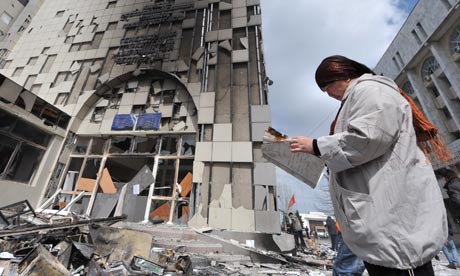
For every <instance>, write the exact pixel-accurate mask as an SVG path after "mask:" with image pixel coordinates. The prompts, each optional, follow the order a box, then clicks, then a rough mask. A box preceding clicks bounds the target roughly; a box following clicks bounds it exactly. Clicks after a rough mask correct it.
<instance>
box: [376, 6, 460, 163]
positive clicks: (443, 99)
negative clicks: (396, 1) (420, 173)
mask: <svg viewBox="0 0 460 276" xmlns="http://www.w3.org/2000/svg"><path fill="white" fill-rule="evenodd" d="M459 7H460V6H459V1H458V0H439V1H438V0H419V1H418V3H417V4H416V6H415V7H414V9H413V10H412V12H411V14H410V15H409V17H408V18H407V20H406V22H405V23H404V24H403V26H402V28H401V30H400V31H399V33H398V34H397V35H396V37H395V39H394V40H393V42H392V43H391V44H390V46H389V47H388V49H387V50H386V52H385V53H384V55H383V57H382V58H381V60H380V61H379V62H378V63H377V65H376V67H375V72H376V73H378V74H383V75H386V76H389V77H391V78H393V79H394V80H395V81H396V83H397V84H398V85H399V86H400V87H401V88H402V89H403V90H404V91H405V92H406V93H407V94H409V95H410V96H411V97H412V99H413V100H414V101H415V103H416V104H417V105H418V106H419V107H420V108H421V109H422V110H423V111H424V113H425V114H426V115H427V117H428V118H429V119H430V120H431V121H432V122H433V123H434V124H435V125H436V126H437V127H438V128H439V131H440V133H441V134H442V135H443V136H444V138H445V140H446V142H447V144H448V145H449V147H450V149H451V151H452V153H453V154H454V158H453V159H452V160H451V161H450V164H448V165H449V166H452V167H457V169H460V163H459V162H460V160H459V154H460V98H459V97H460V9H459ZM434 166H435V169H439V168H440V167H443V166H446V164H440V163H439V162H436V160H434Z"/></svg>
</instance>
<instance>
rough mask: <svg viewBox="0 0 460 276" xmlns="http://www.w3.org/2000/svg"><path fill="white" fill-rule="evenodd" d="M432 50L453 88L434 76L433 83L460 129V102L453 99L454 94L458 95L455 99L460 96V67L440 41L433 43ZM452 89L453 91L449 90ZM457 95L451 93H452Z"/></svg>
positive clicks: (457, 127)
mask: <svg viewBox="0 0 460 276" xmlns="http://www.w3.org/2000/svg"><path fill="white" fill-rule="evenodd" d="M430 50H431V53H432V54H433V56H434V57H435V58H436V61H437V62H438V63H439V67H440V70H442V72H443V73H444V75H445V76H446V78H447V80H448V81H449V83H450V85H451V86H452V87H451V88H450V87H448V85H447V83H446V82H445V81H443V80H441V79H438V78H433V83H434V85H435V86H436V88H437V89H438V91H439V93H440V95H441V98H442V100H443V101H444V103H445V105H446V107H447V110H449V112H450V114H451V115H452V119H453V120H454V123H455V127H456V129H457V130H458V129H460V103H459V102H458V101H457V100H452V99H453V96H455V95H456V98H455V99H458V98H459V95H460V69H459V68H458V67H457V65H456V64H455V61H454V60H453V59H452V57H451V56H450V53H449V52H448V50H447V49H445V47H442V46H441V45H439V43H432V44H431V45H430ZM450 89H452V90H451V91H449V90H450ZM452 92H453V93H455V95H450V94H451V93H452Z"/></svg>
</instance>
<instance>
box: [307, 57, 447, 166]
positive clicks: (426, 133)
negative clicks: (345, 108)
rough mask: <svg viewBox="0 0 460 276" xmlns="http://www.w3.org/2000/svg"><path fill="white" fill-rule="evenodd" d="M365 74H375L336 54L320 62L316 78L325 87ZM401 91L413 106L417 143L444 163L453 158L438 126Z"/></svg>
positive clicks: (365, 67)
mask: <svg viewBox="0 0 460 276" xmlns="http://www.w3.org/2000/svg"><path fill="white" fill-rule="evenodd" d="M363 74H372V75H375V73H374V72H373V71H372V70H371V69H369V67H367V66H366V65H364V64H362V63H359V62H357V61H354V60H352V59H349V58H347V57H344V56H339V55H335V56H330V57H327V58H325V59H324V60H323V61H322V62H321V63H320V65H319V66H318V68H317V69H316V73H315V80H316V83H317V84H318V86H319V87H320V88H324V87H325V86H327V85H328V84H330V83H332V82H334V81H338V80H347V79H355V78H358V77H360V76H362V75H363ZM399 92H400V94H401V95H402V96H403V97H404V98H405V99H406V101H407V102H408V103H409V105H410V107H411V110H412V123H413V126H414V129H415V134H416V136H417V143H418V145H419V146H420V147H421V149H422V150H423V152H424V153H425V155H426V156H429V154H430V152H433V153H434V154H435V155H436V157H437V158H438V159H439V161H441V162H443V163H445V162H448V161H449V160H451V159H452V158H453V155H452V153H451V151H450V150H449V148H448V147H447V145H446V142H445V141H444V139H443V137H442V136H441V135H440V134H439V133H438V129H437V127H436V126H435V125H434V124H433V123H431V122H430V121H429V120H428V118H426V117H425V115H424V114H423V112H422V111H421V110H420V109H419V108H418V107H417V106H416V105H415V103H414V101H413V100H412V99H411V98H410V97H409V96H407V94H406V93H405V92H404V91H403V90H402V89H399ZM339 113H340V109H339V111H338V112H337V115H336V117H335V119H334V121H333V122H332V124H331V127H330V132H329V134H330V135H332V134H333V133H334V128H335V123H336V121H337V117H338V115H339Z"/></svg>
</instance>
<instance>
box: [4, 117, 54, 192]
mask: <svg viewBox="0 0 460 276" xmlns="http://www.w3.org/2000/svg"><path fill="white" fill-rule="evenodd" d="M0 119H1V122H2V123H0V179H3V180H10V181H15V182H20V183H26V184H28V183H30V181H31V179H32V178H33V176H34V174H35V172H36V170H37V168H38V166H39V165H40V161H41V159H42V157H43V155H44V153H45V151H46V149H47V146H48V144H49V142H50V140H51V135H49V134H47V133H45V132H44V131H42V130H40V129H39V128H37V127H35V126H33V125H31V124H29V123H26V122H24V121H22V120H20V119H17V118H15V117H14V116H12V115H10V114H8V113H7V112H4V111H1V110H0ZM4 119H6V120H4Z"/></svg>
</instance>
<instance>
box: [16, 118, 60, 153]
mask: <svg viewBox="0 0 460 276" xmlns="http://www.w3.org/2000/svg"><path fill="white" fill-rule="evenodd" d="M11 133H12V134H13V135H15V136H17V137H19V138H22V139H24V140H27V141H29V142H31V143H34V144H37V145H40V146H43V147H46V146H48V142H49V141H50V140H51V136H50V135H48V134H46V133H45V132H43V131H42V130H40V129H39V128H37V127H35V126H33V125H31V124H29V123H27V122H24V121H22V120H18V121H17V123H16V125H15V126H14V128H13V130H12V131H11Z"/></svg>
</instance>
